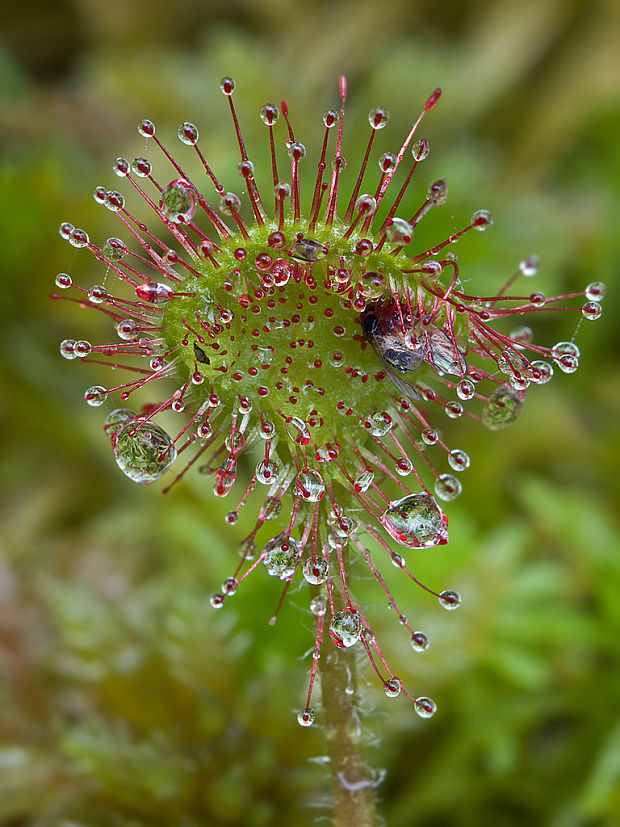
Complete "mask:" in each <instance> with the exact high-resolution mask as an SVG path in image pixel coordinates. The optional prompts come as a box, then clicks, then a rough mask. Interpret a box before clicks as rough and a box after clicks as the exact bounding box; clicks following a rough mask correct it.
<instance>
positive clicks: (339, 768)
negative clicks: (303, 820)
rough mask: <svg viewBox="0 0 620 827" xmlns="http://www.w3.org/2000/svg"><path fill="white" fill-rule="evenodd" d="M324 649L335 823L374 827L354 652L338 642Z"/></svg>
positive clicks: (372, 792) (341, 826)
mask: <svg viewBox="0 0 620 827" xmlns="http://www.w3.org/2000/svg"><path fill="white" fill-rule="evenodd" d="M325 649H326V651H325V652H324V653H323V654H322V655H321V660H320V670H321V687H322V696H323V711H324V715H325V735H326V737H327V748H328V753H329V757H330V766H331V772H332V783H333V792H334V824H335V825H336V827H374V825H375V814H376V802H375V788H374V786H373V783H372V777H371V773H370V770H369V768H368V767H367V766H366V763H365V761H364V756H363V750H362V743H361V737H362V722H361V716H360V711H359V708H358V705H357V686H356V683H357V680H356V678H357V671H356V670H357V664H356V658H355V654H354V653H353V652H350V651H347V650H342V649H338V648H336V647H335V646H327V647H325Z"/></svg>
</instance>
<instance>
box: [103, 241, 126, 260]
mask: <svg viewBox="0 0 620 827" xmlns="http://www.w3.org/2000/svg"><path fill="white" fill-rule="evenodd" d="M102 252H103V255H104V256H105V257H106V258H107V259H108V261H120V260H121V259H123V258H125V256H126V255H127V253H128V252H129V251H128V250H127V245H126V244H125V242H124V241H122V240H121V239H120V238H108V239H107V240H106V241H105V243H104V245H103V247H102Z"/></svg>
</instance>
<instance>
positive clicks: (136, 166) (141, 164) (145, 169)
mask: <svg viewBox="0 0 620 827" xmlns="http://www.w3.org/2000/svg"><path fill="white" fill-rule="evenodd" d="M131 169H132V170H133V173H134V175H137V176H138V177H139V178H148V176H149V175H150V174H151V162H150V161H149V159H148V158H142V157H139V158H134V159H133V162H132V164H131Z"/></svg>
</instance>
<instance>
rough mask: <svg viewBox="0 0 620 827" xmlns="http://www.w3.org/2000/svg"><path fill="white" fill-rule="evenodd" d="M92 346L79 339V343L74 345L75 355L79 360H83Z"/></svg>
mask: <svg viewBox="0 0 620 827" xmlns="http://www.w3.org/2000/svg"><path fill="white" fill-rule="evenodd" d="M92 349H93V346H92V345H91V343H90V342H87V341H85V340H84V339H81V340H80V341H79V342H76V343H75V355H76V356H79V357H80V359H84V357H85V356H88V355H89V354H90V352H91V351H92Z"/></svg>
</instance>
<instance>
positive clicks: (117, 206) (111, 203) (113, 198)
mask: <svg viewBox="0 0 620 827" xmlns="http://www.w3.org/2000/svg"><path fill="white" fill-rule="evenodd" d="M103 203H104V205H105V206H106V207H107V208H108V209H109V210H110V212H119V211H120V210H122V209H123V208H124V206H125V198H124V196H123V195H121V193H120V192H116V190H108V192H106V194H105V197H104V199H103Z"/></svg>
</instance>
